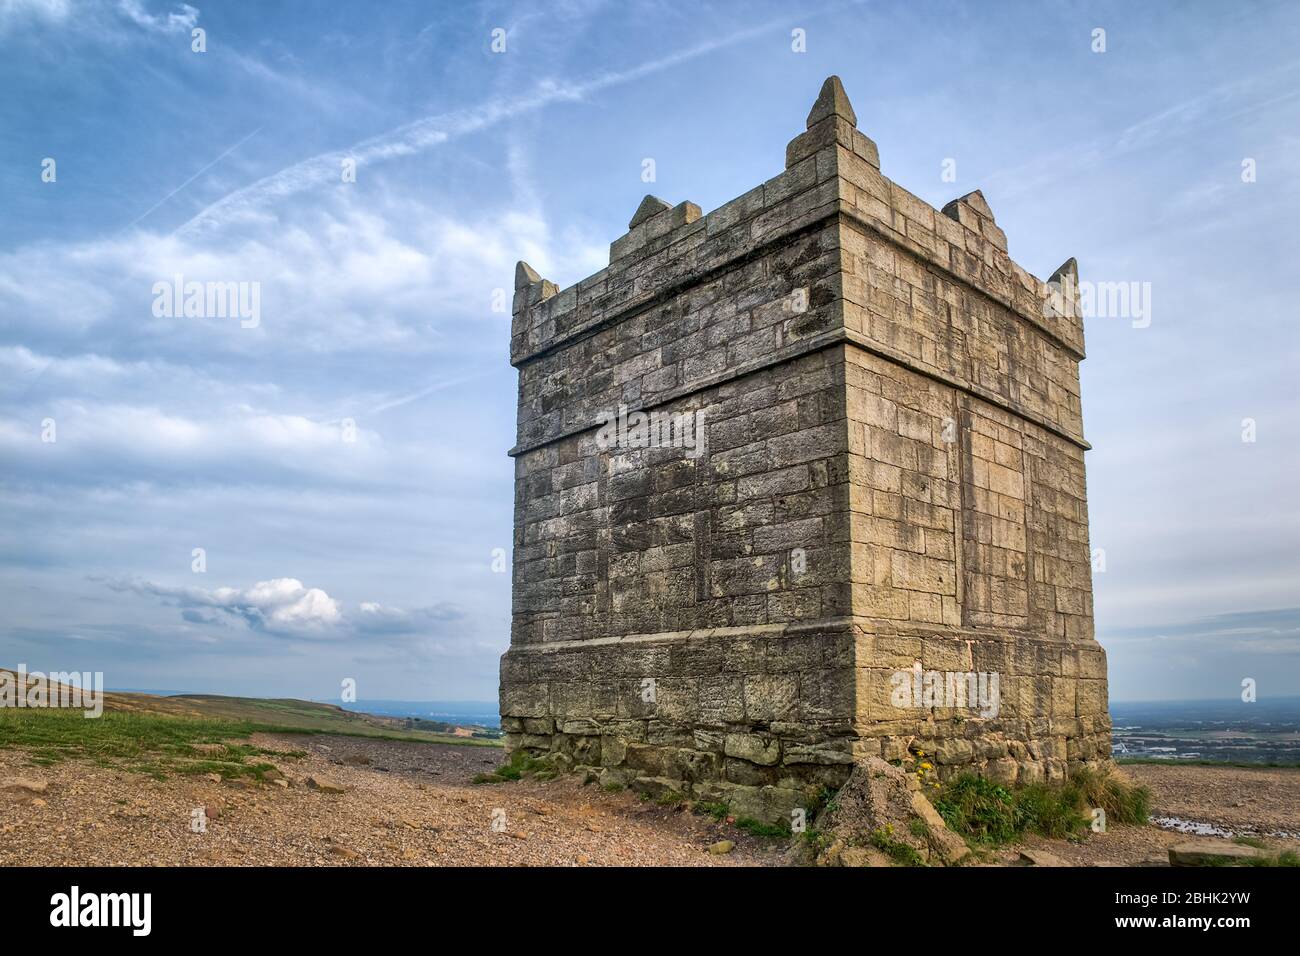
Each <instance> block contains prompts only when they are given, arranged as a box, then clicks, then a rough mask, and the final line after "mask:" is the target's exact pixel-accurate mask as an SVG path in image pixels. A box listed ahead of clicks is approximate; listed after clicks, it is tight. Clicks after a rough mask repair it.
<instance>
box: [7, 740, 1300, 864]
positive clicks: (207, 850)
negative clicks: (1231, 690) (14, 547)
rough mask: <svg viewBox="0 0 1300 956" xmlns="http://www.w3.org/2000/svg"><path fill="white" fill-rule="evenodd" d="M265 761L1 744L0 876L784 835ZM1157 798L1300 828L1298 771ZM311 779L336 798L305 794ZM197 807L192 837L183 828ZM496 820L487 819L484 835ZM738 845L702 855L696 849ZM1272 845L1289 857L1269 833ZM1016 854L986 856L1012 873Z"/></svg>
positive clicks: (485, 765) (435, 766) (1241, 819)
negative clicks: (234, 771)
mask: <svg viewBox="0 0 1300 956" xmlns="http://www.w3.org/2000/svg"><path fill="white" fill-rule="evenodd" d="M253 742H254V743H256V744H258V745H259V746H263V747H267V748H269V749H272V750H276V751H306V756H305V757H303V758H301V759H278V760H276V761H275V762H276V764H277V766H279V767H280V769H281V770H282V771H283V772H284V774H285V776H286V778H287V779H286V781H284V782H285V784H287V785H285V786H279V785H272V786H262V787H248V788H244V787H237V786H231V785H230V784H225V783H219V782H214V781H211V780H208V779H206V778H199V777H179V776H173V777H169V778H168V779H166V780H162V781H156V780H152V779H150V778H148V777H144V776H141V775H139V774H130V773H124V772H119V771H114V770H107V769H103V768H99V767H95V766H92V765H90V764H88V763H85V762H68V763H63V764H58V765H56V766H53V767H47V768H33V767H29V766H27V760H26V757H25V756H24V754H23V753H22V752H21V751H18V750H0V778H3V777H28V778H36V779H38V780H42V781H45V782H46V783H47V784H48V788H47V789H46V791H45V792H44V793H43V794H41V795H40V796H39V797H35V798H29V799H25V800H5V799H0V865H15V864H26V865H108V866H122V865H139V864H156V865H164V866H173V865H232V866H240V865H244V866H248V865H286V864H299V865H344V866H346V865H384V866H430V865H442V866H478V865H559V866H568V865H593V866H601V865H604V866H609V865H614V866H619V865H621V866H639V865H647V866H746V865H748V866H754V865H759V866H762V865H779V864H781V863H782V862H783V854H784V851H785V841H784V840H779V839H765V838H758V837H751V836H749V835H747V834H744V833H741V832H738V831H737V830H736V829H735V828H734V827H731V826H728V825H726V824H724V823H719V822H716V821H714V820H713V819H712V818H710V817H704V816H696V815H694V814H691V813H688V812H685V811H682V810H672V809H666V808H663V807H659V806H656V805H654V804H647V803H643V802H642V801H641V800H639V799H638V798H637V797H636V796H635V795H634V794H631V793H626V792H624V793H607V792H604V791H602V790H601V789H600V788H599V787H597V786H595V785H590V786H586V787H584V786H582V785H581V784H580V783H579V782H578V781H577V780H576V779H575V778H567V779H562V780H556V781H551V782H547V783H542V782H537V781H530V780H524V781H520V782H517V783H507V784H495V785H479V786H476V785H473V784H471V783H470V780H471V778H472V777H473V776H474V775H475V774H476V773H480V772H482V771H485V770H490V769H492V768H493V767H495V766H496V765H497V764H499V763H500V762H501V759H502V754H501V751H499V750H496V749H491V748H480V747H452V746H441V745H435V744H413V743H401V742H393V741H384V740H374V739H367V738H360V737H326V736H305V737H304V736H296V735H294V736H288V735H286V736H269V735H256V736H255V737H254V739H253ZM1125 771H1126V772H1127V773H1128V774H1130V775H1131V776H1132V777H1133V778H1135V779H1136V780H1138V781H1139V782H1141V783H1144V784H1146V785H1147V786H1149V787H1151V788H1152V790H1153V791H1154V793H1155V805H1156V811H1157V814H1173V815H1176V816H1179V817H1184V818H1187V819H1193V820H1199V821H1205V822H1213V823H1218V824H1223V825H1229V826H1231V827H1234V828H1238V829H1243V830H1244V829H1250V830H1254V831H1264V832H1267V831H1269V830H1273V829H1289V830H1291V831H1295V830H1300V771H1291V770H1267V769H1261V770H1239V769H1235V768H1218V767H1189V766H1163V765H1157V766H1130V767H1126V768H1125ZM308 777H325V778H328V779H329V780H332V781H334V782H336V783H338V784H341V785H342V786H343V787H344V788H346V789H345V792H343V793H327V792H322V791H320V790H316V789H312V788H309V787H307V786H306V785H305V784H304V781H305V780H306V778H308ZM199 807H204V808H205V814H206V816H207V830H206V832H202V833H196V832H193V831H192V830H191V819H192V816H193V813H194V810H195V809H196V808H199ZM494 821H495V826H494ZM1185 839H1186V837H1185V836H1184V835H1182V834H1179V833H1174V832H1170V831H1166V830H1161V829H1158V828H1157V827H1154V826H1147V827H1114V828H1112V829H1111V830H1110V832H1108V833H1104V834H1094V835H1092V836H1091V837H1090V838H1089V839H1088V840H1087V841H1085V842H1084V843H1082V844H1071V843H1067V842H1065V841H1049V840H1043V839H1040V838H1036V837H1035V838H1030V839H1029V840H1027V841H1026V843H1025V846H1027V847H1030V848H1038V849H1046V850H1048V851H1050V852H1051V853H1052V854H1054V855H1055V856H1057V857H1058V858H1060V859H1061V860H1062V861H1063V862H1065V863H1067V864H1070V865H1076V866H1131V865H1156V864H1158V863H1161V862H1163V861H1164V860H1165V859H1166V851H1167V848H1168V847H1169V845H1170V844H1172V843H1176V842H1179V841H1181V840H1185ZM719 840H732V841H734V842H735V844H736V847H735V849H734V850H733V851H732V852H731V853H729V854H726V855H712V854H710V853H709V852H708V851H707V848H708V847H709V845H710V844H713V843H715V842H717V841H719ZM1269 844H1270V846H1273V847H1275V848H1282V847H1290V848H1292V849H1294V848H1296V847H1297V846H1300V841H1296V840H1270V841H1269ZM1020 849H1021V847H1019V846H1012V847H1006V848H1002V849H1000V850H998V851H995V852H993V853H989V854H986V860H985V862H986V863H991V864H994V865H997V864H1002V865H1014V864H1016V863H1017V862H1018V860H1019V853H1020Z"/></svg>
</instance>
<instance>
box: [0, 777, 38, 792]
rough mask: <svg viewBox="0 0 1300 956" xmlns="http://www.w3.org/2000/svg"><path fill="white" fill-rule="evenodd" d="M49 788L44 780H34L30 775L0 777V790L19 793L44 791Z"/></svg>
mask: <svg viewBox="0 0 1300 956" xmlns="http://www.w3.org/2000/svg"><path fill="white" fill-rule="evenodd" d="M49 788H50V785H49V784H48V783H46V782H45V781H44V780H35V779H33V778H31V777H5V778H3V779H0V790H4V791H13V792H21V793H29V794H36V793H44V792H45V791H46V790H48V789H49Z"/></svg>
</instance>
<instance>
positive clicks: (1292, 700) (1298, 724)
mask: <svg viewBox="0 0 1300 956" xmlns="http://www.w3.org/2000/svg"><path fill="white" fill-rule="evenodd" d="M142 693H148V694H154V695H165V696H166V697H169V698H176V697H185V698H187V699H189V700H191V701H194V700H198V699H201V698H204V697H207V698H208V699H209V706H208V708H207V709H212V705H213V704H214V703H215V701H216V700H217V698H214V697H211V696H210V695H187V694H185V692H183V691H177V690H151V691H144V692H142ZM236 699H239V698H236ZM240 700H242V699H240ZM252 703H253V701H252V700H251V699H248V700H245V705H248V704H252ZM268 703H269V702H268ZM314 704H319V705H324V707H325V708H326V711H325V712H328V711H334V712H335V713H337V711H338V710H339V709H341V710H343V711H346V712H349V713H355V714H368V715H374V716H376V717H380V718H388V720H387V721H385V723H386V726H385V727H384V728H383V729H384V731H386V732H390V733H391V732H393V731H407V732H416V733H428V734H431V735H438V736H444V735H445V736H451V737H459V738H462V739H464V738H471V739H480V740H496V739H498V738H500V737H501V730H500V728H501V718H500V715H499V714H498V711H497V702H496V701H494V700H493V701H475V700H469V701H466V700H456V701H445V700H386V699H365V700H358V701H356V702H354V703H344V704H339V703H336V702H334V701H315V702H314ZM281 706H283V705H281ZM318 713H321V711H314V712H313V716H315V715H316V714H318ZM1110 714H1111V722H1112V724H1113V728H1114V732H1113V736H1114V745H1113V752H1114V756H1115V757H1116V759H1118V760H1120V761H1147V760H1159V761H1172V762H1179V763H1195V762H1198V761H1200V762H1213V763H1240V764H1250V765H1259V766H1270V765H1271V766H1300V697H1275V698H1270V699H1267V700H1259V701H1255V702H1253V703H1245V702H1243V701H1241V700H1239V699H1235V698H1234V699H1228V700H1173V701H1112V702H1111V704H1110ZM231 716H235V715H234V714H232V715H231ZM238 716H241V717H243V716H251V715H247V714H244V713H240V714H239V715H238ZM258 716H264V715H258ZM299 716H301V715H299ZM366 729H368V730H371V731H372V732H373V728H366Z"/></svg>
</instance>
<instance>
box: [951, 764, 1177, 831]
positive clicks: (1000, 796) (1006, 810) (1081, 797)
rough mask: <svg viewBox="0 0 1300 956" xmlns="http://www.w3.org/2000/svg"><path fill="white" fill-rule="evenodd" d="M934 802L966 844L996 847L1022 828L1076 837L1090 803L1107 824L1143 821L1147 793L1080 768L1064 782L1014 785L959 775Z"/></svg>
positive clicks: (1147, 810) (1148, 798) (1084, 825)
mask: <svg viewBox="0 0 1300 956" xmlns="http://www.w3.org/2000/svg"><path fill="white" fill-rule="evenodd" d="M934 806H935V809H936V810H938V811H939V814H940V815H941V816H942V817H943V819H944V822H945V823H947V824H948V826H949V827H950V828H951V829H952V830H953V831H955V832H956V833H958V834H960V835H961V836H963V837H964V838H966V839H967V840H968V841H969V842H971V843H975V844H985V845H997V844H1001V843H1010V842H1012V841H1014V840H1016V839H1018V838H1019V837H1020V836H1021V835H1022V834H1024V833H1026V832H1030V833H1039V834H1041V835H1043V836H1046V837H1053V838H1057V839H1080V838H1082V836H1083V835H1084V832H1085V831H1086V830H1087V828H1088V824H1089V820H1090V811H1091V809H1092V808H1094V807H1100V808H1101V809H1103V810H1104V811H1105V812H1106V821H1107V823H1108V824H1137V823H1145V822H1146V821H1147V816H1148V814H1149V813H1150V809H1151V793H1150V791H1149V790H1147V789H1146V788H1145V787H1136V786H1133V785H1132V784H1129V783H1126V782H1125V781H1123V780H1121V779H1120V778H1119V777H1117V776H1115V775H1113V774H1107V773H1104V772H1102V771H1097V770H1086V769H1085V770H1079V771H1077V772H1076V773H1074V774H1072V775H1071V776H1070V778H1069V780H1067V781H1065V782H1063V783H1058V784H1041V783H1039V784H1030V785H1028V786H1024V787H1018V788H1015V789H1011V788H1008V787H1004V786H1001V785H1000V784H996V783H994V782H993V781H991V780H987V779H985V778H984V777H977V776H974V775H973V774H963V775H962V776H960V777H958V778H957V779H956V780H954V781H952V782H951V783H949V784H948V785H947V786H945V787H944V788H942V789H941V790H940V791H939V793H938V794H937V795H936V797H935V799H934Z"/></svg>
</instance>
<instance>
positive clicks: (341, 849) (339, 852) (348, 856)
mask: <svg viewBox="0 0 1300 956" xmlns="http://www.w3.org/2000/svg"><path fill="white" fill-rule="evenodd" d="M330 852H331V853H333V854H334V855H335V856H341V857H343V858H344V859H345V860H355V859H356V858H357V851H356V850H350V849H348V848H347V847H345V846H340V845H339V844H337V843H334V844H331V846H330Z"/></svg>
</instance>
